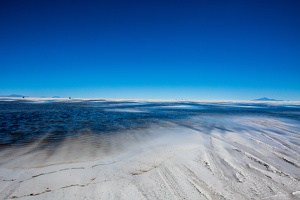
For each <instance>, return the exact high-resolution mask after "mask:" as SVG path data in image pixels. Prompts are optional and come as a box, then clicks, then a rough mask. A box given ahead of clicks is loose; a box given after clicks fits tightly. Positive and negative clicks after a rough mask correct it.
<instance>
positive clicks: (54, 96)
mask: <svg viewBox="0 0 300 200" xmlns="http://www.w3.org/2000/svg"><path fill="white" fill-rule="evenodd" d="M52 98H60V96H53V97H52Z"/></svg>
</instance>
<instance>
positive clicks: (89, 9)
mask: <svg viewBox="0 0 300 200" xmlns="http://www.w3.org/2000/svg"><path fill="white" fill-rule="evenodd" d="M0 25H1V26H0V27H1V31H0V70H1V75H0V78H1V79H0V94H12V93H20V94H24V95H29V96H54V95H59V96H72V97H101V98H104V97H114V98H174V99H175V98H177V99H254V98H259V97H263V96H267V97H270V98H278V99H289V100H300V1H297V0H295V1H283V0H282V1H276V0H274V1H271V0H270V1H269V0H265V1H255V0H249V1H247V0H245V1H240V0H239V1H230V0H229V1H200V0H199V1H188V0H187V1H178V0H174V1H164V0H161V1H155V0H152V1H150V0H149V1H148V0H142V1H127V0H123V1H75V0H72V1H71V0H70V1H56V0H51V1H50V0H49V1H47V0H44V1H31V0H28V1H21V0H20V1H15V0H2V1H1V2H0Z"/></svg>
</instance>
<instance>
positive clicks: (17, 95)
mask: <svg viewBox="0 0 300 200" xmlns="http://www.w3.org/2000/svg"><path fill="white" fill-rule="evenodd" d="M0 97H24V95H21V94H11V95H0Z"/></svg>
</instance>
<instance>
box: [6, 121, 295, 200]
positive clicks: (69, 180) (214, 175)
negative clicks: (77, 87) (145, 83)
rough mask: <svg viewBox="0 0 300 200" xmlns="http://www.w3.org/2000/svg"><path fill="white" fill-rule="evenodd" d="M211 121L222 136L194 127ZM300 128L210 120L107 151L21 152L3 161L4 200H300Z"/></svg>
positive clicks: (79, 145)
mask: <svg viewBox="0 0 300 200" xmlns="http://www.w3.org/2000/svg"><path fill="white" fill-rule="evenodd" d="M203 121H204V122H205V123H214V125H213V126H212V127H214V128H212V129H211V130H208V131H206V132H204V131H203V130H201V129H197V128H195V126H190V125H191V124H194V125H195V124H199V127H200V126H201V123H203ZM191 127H193V128H191ZM196 127H197V126H196ZM241 127H243V128H241ZM298 128H299V126H297V124H296V123H295V122H293V121H287V120H280V119H268V118H257V117H255V118H253V117H242V118H237V117H231V118H226V119H221V120H219V121H218V122H216V121H215V119H214V118H209V117H206V118H205V119H203V118H192V119H191V120H190V121H189V123H187V124H181V125H178V124H172V123H169V122H165V123H164V124H163V125H160V126H155V125H153V126H152V127H150V128H149V129H146V130H140V133H139V134H138V133H134V134H132V133H130V132H128V133H124V134H123V135H121V136H120V135H116V136H114V135H111V136H109V137H111V138H109V140H106V142H108V143H109V145H106V146H105V148H99V149H97V148H92V147H91V146H93V145H90V144H92V143H93V140H94V139H93V138H78V141H77V140H75V139H74V141H65V142H64V143H63V145H61V146H59V147H57V148H55V149H52V150H51V151H49V150H46V149H41V150H40V151H33V149H34V148H35V147H34V146H28V147H23V148H15V149H11V150H7V151H3V152H1V155H0V156H1V165H0V177H1V179H0V199H300V147H299V141H300V134H299V129H298ZM36 145H38V144H36Z"/></svg>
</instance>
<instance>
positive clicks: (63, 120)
mask: <svg viewBox="0 0 300 200" xmlns="http://www.w3.org/2000/svg"><path fill="white" fill-rule="evenodd" d="M245 116H246V117H247V116H248V117H249V116H251V117H269V118H280V119H281V120H283V119H285V120H292V121H293V124H300V123H299V122H300V106H299V105H288V104H284V105H270V104H267V103H195V102H158V103H155V102H130V101H126V102H115V101H105V100H100V101H92V100H86V101H75V100H73V101H72V100H70V101H66V102H56V101H42V102H40V101H29V100H28V101H26V100H22V101H17V100H16V101H0V149H6V148H9V147H19V146H24V145H30V144H33V143H36V142H37V141H38V142H39V145H40V147H43V148H44V147H48V146H50V147H51V145H52V146H53V145H59V143H61V142H62V141H64V140H66V139H74V138H77V137H80V136H84V137H91V138H97V137H99V138H100V137H101V138H103V137H104V136H103V135H109V134H122V133H124V132H125V131H126V132H128V131H134V132H136V131H137V130H143V129H145V128H149V127H150V126H152V125H162V126H163V125H164V124H165V123H173V124H177V125H181V126H188V127H189V128H192V129H195V130H198V131H201V132H203V133H205V134H210V132H211V131H212V130H214V129H219V130H223V131H228V130H229V129H232V128H233V127H228V126H229V124H225V123H222V120H223V119H226V118H228V117H245ZM195 117H198V118H200V120H198V121H197V122H195V121H193V120H191V119H192V118H195ZM247 128H250V127H246V126H245V125H243V126H238V125H235V128H234V129H235V130H237V129H241V130H242V129H247ZM297 128H299V126H297V127H293V129H297ZM298 131H299V129H298ZM281 134H284V131H283V132H282V133H281ZM84 137H81V138H84Z"/></svg>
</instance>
